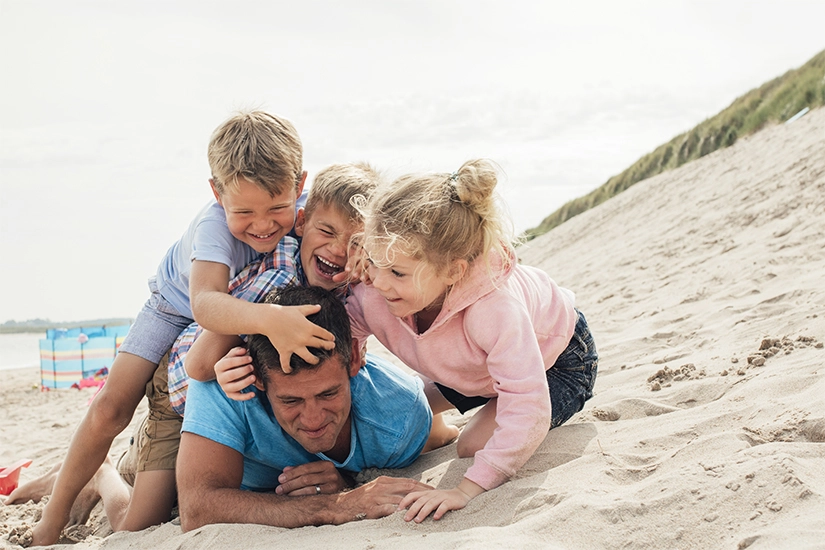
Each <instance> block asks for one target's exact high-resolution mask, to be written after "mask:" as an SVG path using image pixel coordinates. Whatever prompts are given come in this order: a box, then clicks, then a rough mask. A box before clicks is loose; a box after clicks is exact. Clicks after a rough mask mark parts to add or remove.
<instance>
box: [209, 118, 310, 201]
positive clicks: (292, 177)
mask: <svg viewBox="0 0 825 550" xmlns="http://www.w3.org/2000/svg"><path fill="white" fill-rule="evenodd" d="M208 156H209V168H210V169H211V170H212V180H213V182H214V185H215V189H216V190H217V192H218V193H220V194H221V195H222V194H223V193H224V192H225V191H226V190H227V189H237V188H238V179H239V178H243V179H245V180H248V181H250V182H252V183H254V184H255V185H258V186H259V187H261V188H262V189H264V190H265V191H267V192H268V193H269V194H270V195H272V196H275V195H280V194H281V193H283V192H284V191H285V190H286V189H287V188H288V185H290V184H294V185H295V186H296V187H297V185H298V184H299V183H300V181H301V174H302V172H303V168H302V162H303V160H302V156H303V148H302V146H301V138H300V137H298V131H297V130H295V127H294V126H293V125H292V123H291V122H289V121H288V120H286V119H285V118H280V117H277V116H275V115H272V114H269V113H266V112H264V111H246V112H239V113H237V114H236V115H234V116H232V117H230V118H229V119H227V120H226V121H224V122H223V123H222V124H221V125H220V126H218V128H217V129H216V130H215V131H214V132H213V133H212V137H211V138H210V140H209V150H208Z"/></svg>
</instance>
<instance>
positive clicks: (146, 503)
mask: <svg viewBox="0 0 825 550" xmlns="http://www.w3.org/2000/svg"><path fill="white" fill-rule="evenodd" d="M115 475H117V476H118V477H117V478H118V480H120V475H119V474H117V472H115ZM120 483H121V485H123V482H122V481H121V482H120ZM175 487H176V486H175V470H153V471H149V472H138V473H137V474H136V475H135V487H134V490H133V491H132V499H131V501H130V502H128V507H126V508H124V509H123V510H122V511H121V510H118V509H115V508H114V507H113V509H112V510H111V511H110V510H109V499H108V495H107V494H103V491H101V496H102V497H103V506H104V508H105V510H106V516H107V517H108V518H109V523H110V524H111V525H112V529H113V530H115V531H140V530H141V529H146V528H147V527H151V526H152V525H160V524H161V523H164V522H167V521H169V519H170V518H171V516H172V508H174V506H175V498H176V497H177V490H176V488H175ZM114 504H117V503H116V502H114ZM113 518H114V520H113Z"/></svg>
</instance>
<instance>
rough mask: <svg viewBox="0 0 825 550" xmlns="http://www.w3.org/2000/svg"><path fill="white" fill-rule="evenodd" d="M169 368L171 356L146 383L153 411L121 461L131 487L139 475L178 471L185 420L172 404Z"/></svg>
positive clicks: (120, 467)
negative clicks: (177, 463) (170, 400)
mask: <svg viewBox="0 0 825 550" xmlns="http://www.w3.org/2000/svg"><path fill="white" fill-rule="evenodd" d="M168 365H169V354H168V353H167V354H166V355H164V356H163V358H162V359H161V360H160V363H159V364H158V368H157V370H155V375H154V376H153V377H152V379H151V380H150V381H149V382H148V383H147V384H146V397H147V398H148V400H149V410H148V411H147V412H146V414H144V415H143V418H142V419H141V421H140V422H138V423H137V425H136V427H135V431H134V433H133V434H132V438H131V439H130V440H129V448H128V449H127V450H126V451H125V452H124V453H123V454H122V455H121V457H120V459H119V460H118V462H117V471H118V472H119V473H120V475H121V477H123V479H124V480H125V481H126V482H127V483H129V484H130V485H134V483H135V474H136V473H137V472H144V471H154V470H174V469H175V461H176V460H177V458H178V448H179V447H180V429H181V426H182V425H183V417H182V416H180V415H179V414H177V413H176V412H175V411H174V410H172V406H171V404H170V403H169V386H168V383H167V370H168Z"/></svg>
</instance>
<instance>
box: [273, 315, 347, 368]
mask: <svg viewBox="0 0 825 550" xmlns="http://www.w3.org/2000/svg"><path fill="white" fill-rule="evenodd" d="M269 307H270V309H269V312H268V314H267V317H269V319H267V320H266V321H265V323H264V325H265V326H266V327H269V330H267V331H266V332H262V334H264V336H266V337H267V338H269V341H270V342H271V343H272V346H273V347H274V348H275V349H277V350H278V354H279V355H280V357H281V370H283V371H284V372H285V373H287V374H289V373H290V372H292V367H290V366H289V361H290V359H291V358H292V354H293V353H294V354H296V355H298V356H299V357H300V358H301V359H303V360H304V361H306V362H307V363H309V364H310V365H315V364H317V363H318V358H317V357H315V356H314V355H313V354H312V353H311V352H310V351H309V349H308V348H321V349H334V348H335V336H334V335H333V334H332V333H331V332H329V331H328V330H326V329H323V328H321V327H319V326H318V325H316V324H315V323H313V322H312V321H310V320H308V319H307V318H306V317H307V315H312V314H313V313H318V311H319V310H320V309H321V306H319V305H317V304H314V305H303V306H279V305H275V304H269Z"/></svg>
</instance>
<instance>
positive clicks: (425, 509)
mask: <svg viewBox="0 0 825 550" xmlns="http://www.w3.org/2000/svg"><path fill="white" fill-rule="evenodd" d="M468 502H470V495H467V494H466V493H464V492H462V491H461V490H460V489H458V488H455V489H448V490H443V489H437V490H433V491H418V492H415V493H410V494H409V495H407V496H405V497H404V498H403V499H402V500H401V503H400V504H399V505H398V509H399V510H403V509H404V508H409V509H408V510H407V513H406V514H404V521H415V522H416V523H421V522H422V521H424V520H425V519H427V516H429V515H430V514H431V513H432V514H433V519H436V520H438V519H441V517H442V516H443V515H444V514H446V513H447V512H449V511H450V510H460V509H462V508H464V507H465V506H466V505H467V503H468Z"/></svg>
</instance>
